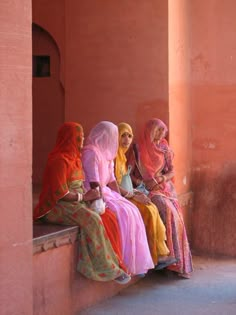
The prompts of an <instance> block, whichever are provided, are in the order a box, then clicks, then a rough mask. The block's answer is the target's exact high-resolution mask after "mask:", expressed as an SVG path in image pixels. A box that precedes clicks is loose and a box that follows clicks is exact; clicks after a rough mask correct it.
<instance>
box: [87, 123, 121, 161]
mask: <svg viewBox="0 0 236 315" xmlns="http://www.w3.org/2000/svg"><path fill="white" fill-rule="evenodd" d="M118 138H119V134H118V127H117V126H116V125H115V124H113V123H112V122H110V121H101V122H100V123H98V124H97V125H96V126H95V127H93V129H92V130H91V131H90V133H89V136H88V138H87V140H86V146H93V147H96V149H97V150H98V151H99V152H100V153H101V154H102V156H103V158H105V159H106V160H107V161H111V160H114V158H115V157H116V154H117V150H118Z"/></svg>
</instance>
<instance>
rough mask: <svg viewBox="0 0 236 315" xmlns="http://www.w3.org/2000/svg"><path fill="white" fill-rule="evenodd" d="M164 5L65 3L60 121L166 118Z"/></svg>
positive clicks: (84, 0) (134, 121) (90, 122)
mask: <svg viewBox="0 0 236 315" xmlns="http://www.w3.org/2000/svg"><path fill="white" fill-rule="evenodd" d="M167 4H168V3H167V1H153V0H152V1H134V0H131V1H128V2H127V1H126V2H121V1H102V2H101V1H87V0H82V1H77V0H72V1H67V2H66V10H65V12H66V71H65V78H66V108H65V111H66V112H65V118H66V120H77V121H80V122H81V123H82V124H83V125H84V127H85V131H86V132H87V131H88V130H89V129H90V128H91V127H92V126H93V125H94V124H95V123H97V122H98V121H100V120H111V121H113V122H115V123H118V122H120V121H126V122H129V123H130V124H131V125H132V126H133V127H134V130H136V129H137V128H135V127H138V126H140V124H141V123H143V122H144V121H145V120H146V119H147V118H150V117H152V116H159V117H161V118H162V119H164V120H167V119H168V110H167V108H168V106H167V104H168V87H167V86H168V71H167V69H168V68H167V67H168V55H167V48H168V40H167V35H168V30H167V26H168V22H167V14H168V8H167Z"/></svg>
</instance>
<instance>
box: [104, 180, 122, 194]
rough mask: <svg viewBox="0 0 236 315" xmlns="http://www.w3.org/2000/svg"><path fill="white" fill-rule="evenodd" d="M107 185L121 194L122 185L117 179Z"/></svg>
mask: <svg viewBox="0 0 236 315" xmlns="http://www.w3.org/2000/svg"><path fill="white" fill-rule="evenodd" d="M107 186H108V187H109V188H110V189H111V190H114V191H116V192H117V193H118V194H121V192H120V187H119V185H118V183H117V181H116V180H113V181H112V182H110V183H108V184H107Z"/></svg>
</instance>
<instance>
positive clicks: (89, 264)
mask: <svg viewBox="0 0 236 315" xmlns="http://www.w3.org/2000/svg"><path fill="white" fill-rule="evenodd" d="M83 141H84V133H83V128H82V126H81V125H80V124H77V123H73V122H67V123H64V124H63V125H62V126H61V128H60V129H59V132H58V136H57V142H56V146H55V148H54V149H53V150H52V152H51V153H50V154H49V156H48V161H47V165H46V169H45V173H44V178H43V187H42V192H41V194H40V197H39V203H38V205H37V206H36V208H35V209H34V219H35V220H36V219H38V218H43V219H44V220H45V221H46V222H49V223H55V224H63V225H78V226H79V227H80V233H79V239H78V243H79V244H78V245H79V258H78V265H77V269H78V271H79V272H81V273H82V274H83V275H84V276H85V277H87V278H90V279H92V280H97V281H110V280H115V281H116V282H118V283H120V284H125V283H127V282H128V281H129V280H130V276H129V275H127V273H126V267H125V266H124V264H123V262H122V259H121V245H120V234H119V229H118V224H117V220H116V217H115V215H114V214H113V213H112V212H111V211H110V210H109V209H106V211H105V213H104V214H102V215H99V214H97V213H96V212H95V211H93V210H91V209H90V208H89V204H90V202H91V201H94V200H96V199H98V198H100V192H99V191H98V190H96V189H90V190H88V191H87V192H85V190H84V187H83V181H84V173H83V169H82V163H81V149H82V146H83Z"/></svg>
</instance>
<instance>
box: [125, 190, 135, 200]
mask: <svg viewBox="0 0 236 315" xmlns="http://www.w3.org/2000/svg"><path fill="white" fill-rule="evenodd" d="M133 196H134V194H133V192H132V191H128V192H127V194H126V195H124V197H125V198H132V197H133Z"/></svg>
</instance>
